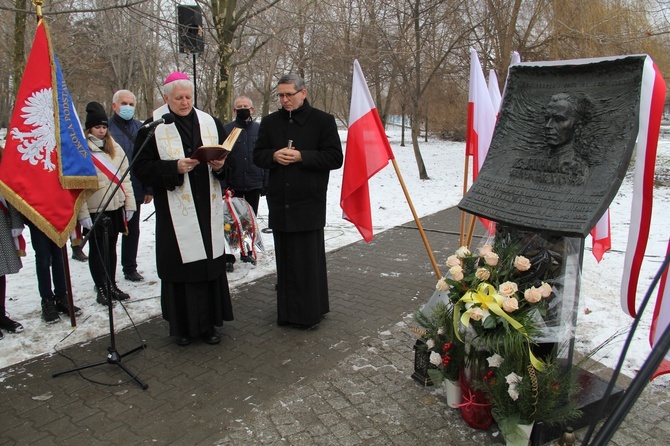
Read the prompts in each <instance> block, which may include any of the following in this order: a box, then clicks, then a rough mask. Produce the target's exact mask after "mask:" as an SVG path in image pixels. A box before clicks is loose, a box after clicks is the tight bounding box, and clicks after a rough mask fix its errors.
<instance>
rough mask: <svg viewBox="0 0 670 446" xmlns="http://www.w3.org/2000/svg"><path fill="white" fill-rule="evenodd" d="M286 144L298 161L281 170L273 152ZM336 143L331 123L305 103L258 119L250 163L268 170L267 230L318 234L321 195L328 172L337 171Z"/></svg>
mask: <svg viewBox="0 0 670 446" xmlns="http://www.w3.org/2000/svg"><path fill="white" fill-rule="evenodd" d="M289 140H292V141H293V147H295V149H296V150H299V151H300V154H301V156H302V162H299V163H293V164H289V165H288V166H282V165H281V164H279V163H276V162H275V161H273V159H272V156H273V154H274V152H276V151H277V150H279V149H282V148H284V147H286V146H287V143H288V141H289ZM342 160H343V156H342V143H341V141H340V136H339V134H338V133H337V125H336V124H335V118H334V117H333V116H332V115H330V114H328V113H326V112H323V111H321V110H318V109H316V108H314V107H312V106H311V105H310V104H309V102H307V100H305V102H304V103H303V105H302V106H301V107H300V108H298V109H296V110H293V111H286V110H284V109H283V108H282V109H280V110H278V111H276V112H274V113H271V114H269V115H267V116H265V117H264V118H263V119H262V120H261V125H260V129H259V130H258V139H257V140H256V148H255V149H254V163H256V165H257V166H259V167H262V168H265V169H270V176H269V181H268V189H267V202H268V210H269V223H268V226H269V227H270V228H272V229H273V230H277V231H284V232H301V231H313V230H316V229H322V228H323V227H325V225H326V195H327V190H328V178H329V175H330V171H331V170H333V169H339V168H340V167H341V166H342Z"/></svg>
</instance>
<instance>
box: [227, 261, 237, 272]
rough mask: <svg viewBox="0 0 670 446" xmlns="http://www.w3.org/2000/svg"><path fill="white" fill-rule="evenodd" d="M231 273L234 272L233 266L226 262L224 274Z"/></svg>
mask: <svg viewBox="0 0 670 446" xmlns="http://www.w3.org/2000/svg"><path fill="white" fill-rule="evenodd" d="M233 271H235V267H234V266H233V264H232V263H230V262H226V272H227V273H232V272H233Z"/></svg>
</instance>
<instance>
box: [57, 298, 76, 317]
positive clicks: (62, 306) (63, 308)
mask: <svg viewBox="0 0 670 446" xmlns="http://www.w3.org/2000/svg"><path fill="white" fill-rule="evenodd" d="M54 299H56V309H57V310H58V312H59V313H63V314H70V303H69V302H68V300H67V297H65V296H56V297H55V298H54ZM73 307H74V315H75V316H79V315H80V314H81V308H79V307H78V306H76V305H73Z"/></svg>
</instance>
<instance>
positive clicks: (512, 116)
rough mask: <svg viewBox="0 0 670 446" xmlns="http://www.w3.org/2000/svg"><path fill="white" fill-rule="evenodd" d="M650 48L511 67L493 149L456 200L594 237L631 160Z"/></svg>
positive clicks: (495, 214)
mask: <svg viewBox="0 0 670 446" xmlns="http://www.w3.org/2000/svg"><path fill="white" fill-rule="evenodd" d="M646 57H647V56H646V55H639V56H625V57H621V58H609V59H589V60H583V61H580V60H578V61H560V62H545V63H522V64H518V65H514V66H512V67H510V72H509V78H508V80H507V84H506V89H505V95H504V98H503V103H502V108H501V112H500V116H499V118H498V122H497V124H496V128H495V131H494V134H493V140H492V141H491V146H490V148H489V152H488V155H487V156H486V160H485V161H484V164H483V166H482V168H481V171H480V172H479V176H478V177H477V180H476V181H475V182H474V184H473V185H472V187H471V188H470V190H469V191H468V193H467V194H466V196H465V197H464V198H463V199H462V200H461V202H460V203H459V205H458V207H459V208H460V209H462V210H464V211H466V212H469V213H471V214H475V215H478V216H482V217H486V218H488V219H490V220H495V221H499V222H503V223H506V224H508V225H511V226H515V227H519V228H522V229H528V230H533V231H546V232H548V233H551V234H555V235H561V236H565V237H586V235H588V233H589V232H590V231H591V229H592V228H593V227H594V226H595V224H596V223H597V222H598V220H599V219H600V217H601V216H602V214H603V213H604V212H605V210H606V209H607V207H608V206H609V205H610V203H611V201H612V200H613V199H614V196H615V195H616V193H617V191H618V190H619V186H620V185H621V182H622V181H623V178H624V176H625V174H626V170H627V168H628V165H629V163H630V159H631V156H632V154H633V150H634V148H635V141H636V138H637V133H638V125H639V123H638V119H639V110H640V93H641V89H642V85H641V81H642V71H643V67H644V63H645V59H646Z"/></svg>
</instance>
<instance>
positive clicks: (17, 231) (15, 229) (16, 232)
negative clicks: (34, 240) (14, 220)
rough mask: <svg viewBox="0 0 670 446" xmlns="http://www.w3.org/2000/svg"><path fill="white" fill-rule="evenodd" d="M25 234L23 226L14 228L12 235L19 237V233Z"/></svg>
mask: <svg viewBox="0 0 670 446" xmlns="http://www.w3.org/2000/svg"><path fill="white" fill-rule="evenodd" d="M21 234H23V228H20V229H19V228H14V229H12V237H18V236H19V235H21Z"/></svg>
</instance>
